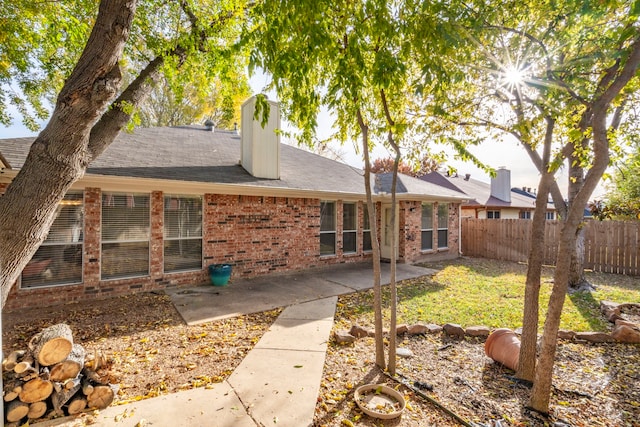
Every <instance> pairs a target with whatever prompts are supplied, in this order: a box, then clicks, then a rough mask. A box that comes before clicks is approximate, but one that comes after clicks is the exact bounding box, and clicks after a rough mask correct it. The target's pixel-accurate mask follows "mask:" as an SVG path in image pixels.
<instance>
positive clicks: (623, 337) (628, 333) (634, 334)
mask: <svg viewBox="0 0 640 427" xmlns="http://www.w3.org/2000/svg"><path fill="white" fill-rule="evenodd" d="M611 336H612V337H613V338H614V339H615V340H616V341H619V342H623V343H634V344H637V343H640V330H638V329H637V328H633V327H631V326H628V325H617V326H616V327H615V328H613V332H611Z"/></svg>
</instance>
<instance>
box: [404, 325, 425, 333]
mask: <svg viewBox="0 0 640 427" xmlns="http://www.w3.org/2000/svg"><path fill="white" fill-rule="evenodd" d="M407 333H408V334H409V335H421V334H426V333H427V325H425V324H424V323H416V324H414V325H409V326H408V327H407Z"/></svg>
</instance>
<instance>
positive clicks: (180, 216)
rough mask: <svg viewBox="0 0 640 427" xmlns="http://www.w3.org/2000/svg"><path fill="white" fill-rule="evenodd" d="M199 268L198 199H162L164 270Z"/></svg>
mask: <svg viewBox="0 0 640 427" xmlns="http://www.w3.org/2000/svg"><path fill="white" fill-rule="evenodd" d="M200 269H202V197H199V196H166V197H165V198H164V271H165V272H174V271H186V270H200Z"/></svg>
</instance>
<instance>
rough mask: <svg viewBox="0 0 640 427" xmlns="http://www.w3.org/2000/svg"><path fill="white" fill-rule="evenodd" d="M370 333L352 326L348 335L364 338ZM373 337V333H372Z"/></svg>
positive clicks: (359, 327) (360, 327)
mask: <svg viewBox="0 0 640 427" xmlns="http://www.w3.org/2000/svg"><path fill="white" fill-rule="evenodd" d="M370 332H373V331H370V330H368V329H365V328H363V327H362V326H358V325H353V326H352V327H351V329H350V330H349V334H351V335H353V336H354V337H356V338H364V337H366V336H368V335H369V333H370ZM373 333H374V335H375V332H373Z"/></svg>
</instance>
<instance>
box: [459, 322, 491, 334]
mask: <svg viewBox="0 0 640 427" xmlns="http://www.w3.org/2000/svg"><path fill="white" fill-rule="evenodd" d="M465 332H466V334H467V335H469V336H470V337H488V336H489V333H490V332H491V330H490V329H489V328H488V327H486V326H482V325H478V326H469V327H468V328H467V330H466V331H465Z"/></svg>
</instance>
